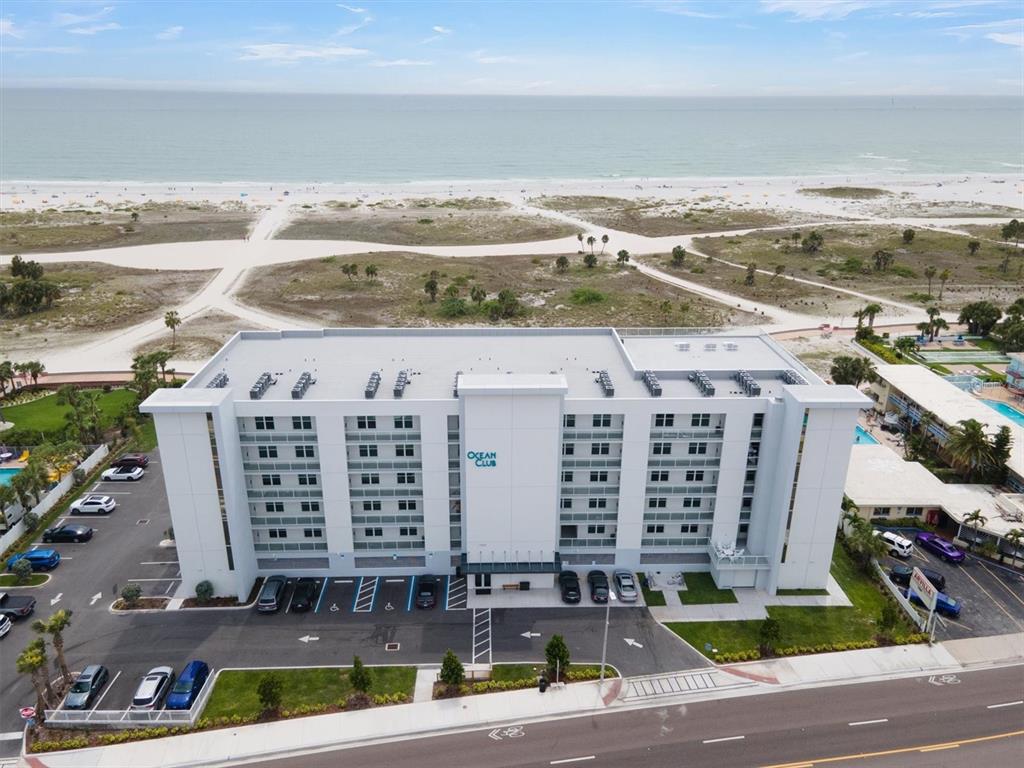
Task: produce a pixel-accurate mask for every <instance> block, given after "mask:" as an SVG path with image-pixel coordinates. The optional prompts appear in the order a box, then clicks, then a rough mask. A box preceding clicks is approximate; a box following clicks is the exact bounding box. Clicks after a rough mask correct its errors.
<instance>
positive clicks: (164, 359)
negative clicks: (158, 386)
mask: <svg viewBox="0 0 1024 768" xmlns="http://www.w3.org/2000/svg"><path fill="white" fill-rule="evenodd" d="M150 358H152V360H153V362H154V363H156V367H157V368H159V369H160V378H161V379H163V380H164V381H167V363H169V362H170V361H171V351H170V350H169V349H157V350H154V351H153V352H150Z"/></svg>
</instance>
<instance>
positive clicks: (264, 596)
mask: <svg viewBox="0 0 1024 768" xmlns="http://www.w3.org/2000/svg"><path fill="white" fill-rule="evenodd" d="M287 581H288V580H287V579H286V578H285V577H284V576H280V575H275V576H268V577H267V580H266V581H265V582H263V588H262V589H261V590H260V596H259V599H258V600H257V601H256V610H257V611H259V612H260V613H274V612H275V611H277V610H278V609H279V608H280V607H281V598H282V597H284V585H285V584H286V583H287Z"/></svg>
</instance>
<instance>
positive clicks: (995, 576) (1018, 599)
mask: <svg viewBox="0 0 1024 768" xmlns="http://www.w3.org/2000/svg"><path fill="white" fill-rule="evenodd" d="M979 565H981V567H982V568H984V569H985V571H986V572H987V573H988V574H989V575H991V576H992V578H993V579H995V580H996V583H997V584H998V585H999V586H1001V587H1002V588H1003V589H1005V590H1006V591H1007V592H1009V593H1010V597H1012V598H1013V599H1014V600H1016V601H1017V602H1018V603H1020V604H1021V605H1024V600H1021V598H1020V595H1018V594H1017V593H1016V592H1014V591H1013V590H1012V589H1010V587H1009V586H1008V585H1007V584H1006V583H1005V582H1004V581H1003V580H1002V579H1000V578H999V574H997V573H994V572H992V571H990V570H989V569H988V566H986V565H985V564H984V563H979Z"/></svg>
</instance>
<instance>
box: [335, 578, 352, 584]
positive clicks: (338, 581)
mask: <svg viewBox="0 0 1024 768" xmlns="http://www.w3.org/2000/svg"><path fill="white" fill-rule="evenodd" d="M334 583H335V584H354V583H355V579H335V580H334Z"/></svg>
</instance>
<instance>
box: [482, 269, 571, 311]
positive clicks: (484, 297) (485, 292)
mask: <svg viewBox="0 0 1024 768" xmlns="http://www.w3.org/2000/svg"><path fill="white" fill-rule="evenodd" d="M563 258H564V257H563ZM469 298H471V299H472V300H473V303H474V304H476V305H477V306H478V307H479V306H480V305H481V304H482V303H483V301H484V299H486V298H487V291H485V290H484V289H483V288H481V287H480V286H479V285H474V286H473V287H472V288H470V289H469Z"/></svg>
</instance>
